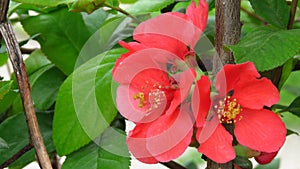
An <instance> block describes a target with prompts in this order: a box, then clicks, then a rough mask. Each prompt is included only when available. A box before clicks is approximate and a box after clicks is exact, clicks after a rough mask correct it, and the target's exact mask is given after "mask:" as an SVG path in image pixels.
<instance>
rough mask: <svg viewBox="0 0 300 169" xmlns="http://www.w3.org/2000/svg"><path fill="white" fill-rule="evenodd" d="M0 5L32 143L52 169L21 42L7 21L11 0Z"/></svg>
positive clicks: (3, 31) (43, 164)
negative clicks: (34, 102) (20, 45)
mask: <svg viewBox="0 0 300 169" xmlns="http://www.w3.org/2000/svg"><path fill="white" fill-rule="evenodd" d="M0 5H1V6H0V10H1V11H0V19H1V24H0V32H1V35H2V37H3V39H4V41H5V44H6V48H7V52H8V56H9V59H10V61H11V63H12V65H13V69H14V72H15V75H16V79H17V82H18V86H19V90H20V95H21V99H22V104H23V108H24V112H25V116H26V122H27V126H28V130H29V137H30V144H32V145H33V147H34V148H35V150H36V154H37V158H38V159H37V160H38V161H40V162H41V168H42V169H52V166H51V162H50V159H49V156H48V153H47V150H46V147H45V145H44V142H43V138H42V135H41V132H40V129H39V125H38V121H37V117H36V114H35V110H34V106H33V102H32V98H31V91H30V85H29V82H28V76H27V73H26V70H25V64H24V61H23V58H22V54H21V51H20V48H19V44H18V42H17V39H16V37H15V34H14V31H13V28H12V25H11V24H10V23H8V22H6V17H7V16H6V15H7V10H8V5H9V0H0Z"/></svg>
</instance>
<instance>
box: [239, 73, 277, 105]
mask: <svg viewBox="0 0 300 169" xmlns="http://www.w3.org/2000/svg"><path fill="white" fill-rule="evenodd" d="M233 97H234V98H236V99H237V102H238V103H239V104H241V106H242V107H246V108H250V109H261V108H263V106H269V107H270V106H272V105H273V104H275V103H277V102H278V101H279V99H280V96H279V92H278V90H277V88H276V87H275V86H274V85H273V84H272V82H271V81H270V80H269V79H267V78H261V79H255V78H251V79H250V78H247V77H245V78H242V80H240V82H239V83H237V84H236V86H235V88H234V92H233Z"/></svg>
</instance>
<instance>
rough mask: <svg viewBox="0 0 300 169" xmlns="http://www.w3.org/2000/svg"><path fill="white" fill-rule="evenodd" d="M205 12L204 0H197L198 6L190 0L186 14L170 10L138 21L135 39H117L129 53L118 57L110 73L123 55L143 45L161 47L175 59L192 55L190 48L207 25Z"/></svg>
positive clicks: (206, 13) (140, 48)
mask: <svg viewBox="0 0 300 169" xmlns="http://www.w3.org/2000/svg"><path fill="white" fill-rule="evenodd" d="M207 16H208V5H207V3H206V1H205V0H200V2H199V6H198V7H196V4H195V2H194V1H193V2H192V3H191V5H190V6H189V7H188V8H187V10H186V14H182V13H179V12H169V13H165V14H162V15H159V16H157V17H155V18H152V19H149V20H147V21H145V22H143V23H141V24H140V25H139V26H137V28H136V29H135V31H134V34H133V39H134V40H135V41H136V42H129V43H125V42H123V41H120V42H119V43H120V45H121V46H123V47H124V48H126V49H128V53H125V54H123V55H121V57H120V58H119V59H117V61H116V64H115V67H114V69H113V74H114V72H115V69H116V68H117V67H118V66H119V64H120V63H122V62H123V61H124V59H126V58H127V57H128V56H129V55H131V54H133V53H134V52H136V51H139V50H142V49H145V48H159V49H164V50H166V51H169V52H171V53H173V54H175V55H176V56H177V59H185V58H186V56H189V55H193V48H194V47H195V45H196V43H197V41H198V40H199V38H200V36H201V34H202V32H203V31H204V29H205V27H206V23H207ZM166 25H167V26H166Z"/></svg>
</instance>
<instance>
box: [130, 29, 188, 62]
mask: <svg viewBox="0 0 300 169" xmlns="http://www.w3.org/2000/svg"><path fill="white" fill-rule="evenodd" d="M134 40H136V41H138V42H140V43H141V44H143V45H145V46H147V47H152V48H159V49H164V50H167V51H170V52H171V53H174V54H175V55H177V56H178V57H179V58H181V59H185V57H186V56H187V55H188V54H189V51H188V48H187V45H186V44H184V43H183V42H182V41H181V40H179V39H174V38H172V37H169V36H165V35H161V34H150V33H144V34H137V35H135V36H134Z"/></svg>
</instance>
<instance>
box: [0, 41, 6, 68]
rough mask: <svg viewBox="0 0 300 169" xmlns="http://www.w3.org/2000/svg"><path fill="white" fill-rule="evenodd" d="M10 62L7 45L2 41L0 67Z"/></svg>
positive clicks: (0, 45)
mask: <svg viewBox="0 0 300 169" xmlns="http://www.w3.org/2000/svg"><path fill="white" fill-rule="evenodd" d="M7 60H8V54H7V52H6V47H5V43H4V41H3V40H2V43H1V44H0V66H3V65H5V64H6V63H7Z"/></svg>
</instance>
